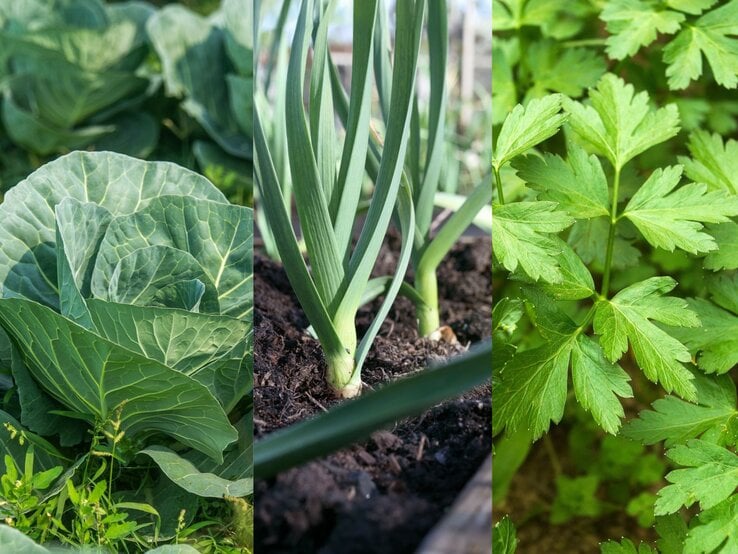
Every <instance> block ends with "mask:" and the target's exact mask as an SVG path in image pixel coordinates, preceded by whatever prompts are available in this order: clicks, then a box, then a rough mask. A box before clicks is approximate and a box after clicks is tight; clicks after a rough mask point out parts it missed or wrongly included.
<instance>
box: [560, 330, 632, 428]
mask: <svg viewBox="0 0 738 554" xmlns="http://www.w3.org/2000/svg"><path fill="white" fill-rule="evenodd" d="M571 369H572V381H573V383H574V392H575V394H576V395H577V400H578V401H579V404H580V405H581V406H582V408H584V409H585V410H587V411H590V412H592V416H593V417H594V419H595V421H596V422H597V423H599V424H600V426H601V427H602V428H603V429H604V430H605V431H607V432H608V433H612V434H613V435H614V434H616V433H617V432H618V429H619V428H620V420H621V419H622V418H623V417H625V413H624V412H623V406H622V404H621V403H620V400H618V396H620V397H621V398H631V397H632V396H633V391H632V390H631V388H630V385H629V384H628V381H629V380H630V378H629V377H628V374H627V373H625V371H623V369H622V368H621V367H620V366H619V365H617V364H614V363H612V362H610V361H609V360H607V359H606V358H605V355H604V354H603V352H602V348H600V345H599V344H597V343H596V342H595V341H594V340H592V339H591V338H589V337H587V336H585V335H580V336H579V337H577V340H576V342H575V343H574V345H573V348H572V352H571Z"/></svg>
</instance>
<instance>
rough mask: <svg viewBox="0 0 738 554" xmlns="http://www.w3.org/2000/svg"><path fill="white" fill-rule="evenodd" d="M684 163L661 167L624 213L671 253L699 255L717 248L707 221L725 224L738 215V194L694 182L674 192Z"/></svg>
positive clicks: (632, 199)
mask: <svg viewBox="0 0 738 554" xmlns="http://www.w3.org/2000/svg"><path fill="white" fill-rule="evenodd" d="M681 177H682V166H679V165H676V166H671V167H667V168H664V169H657V170H656V171H654V172H653V173H652V174H651V176H650V177H649V178H648V179H647V180H646V182H645V183H643V186H641V188H640V189H638V192H636V193H635V195H633V198H631V199H630V202H628V205H627V206H626V207H625V210H624V211H623V214H622V216H623V217H627V218H628V219H629V220H630V221H632V222H633V223H634V224H635V226H636V227H637V228H638V230H639V231H641V233H642V234H643V236H644V237H645V239H646V240H647V241H648V242H649V243H651V244H652V245H653V246H656V247H657V248H663V249H665V250H668V251H670V252H672V251H674V249H675V248H677V247H678V248H681V249H682V250H686V251H687V252H691V253H693V254H697V253H700V252H709V251H711V250H715V249H716V248H717V244H716V243H715V240H714V239H713V238H712V236H710V235H708V234H707V233H705V232H702V229H703V224H704V223H723V222H726V221H729V219H728V217H729V216H733V215H737V214H738V197H736V196H731V195H729V194H728V193H727V192H726V191H724V190H713V191H709V192H708V190H707V186H706V185H703V184H699V183H691V184H688V185H685V186H683V187H680V188H679V189H677V190H676V191H674V189H675V187H676V186H677V185H678V184H679V181H680V180H681Z"/></svg>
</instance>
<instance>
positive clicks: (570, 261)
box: [538, 242, 595, 300]
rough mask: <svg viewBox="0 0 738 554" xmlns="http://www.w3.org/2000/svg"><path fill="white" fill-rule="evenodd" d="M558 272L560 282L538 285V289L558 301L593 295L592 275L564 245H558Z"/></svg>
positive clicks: (579, 298)
mask: <svg viewBox="0 0 738 554" xmlns="http://www.w3.org/2000/svg"><path fill="white" fill-rule="evenodd" d="M560 248H561V254H560V255H559V259H558V262H559V270H560V271H561V277H562V278H561V281H559V282H557V283H546V282H541V283H539V285H538V286H539V287H540V288H541V289H542V290H544V291H545V292H547V293H548V294H550V295H551V296H553V297H554V298H556V299H558V300H582V299H584V298H589V297H591V296H592V295H593V294H595V284H594V280H593V279H592V274H591V273H590V272H589V269H587V266H586V265H584V262H583V261H582V259H581V258H580V257H579V256H578V255H577V254H576V252H574V250H572V249H571V248H570V247H569V246H567V245H566V244H565V243H563V242H562V243H561V244H560Z"/></svg>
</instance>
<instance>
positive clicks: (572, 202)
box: [513, 144, 610, 219]
mask: <svg viewBox="0 0 738 554" xmlns="http://www.w3.org/2000/svg"><path fill="white" fill-rule="evenodd" d="M513 167H514V168H515V169H516V170H517V172H518V177H520V178H521V179H523V180H524V181H525V182H526V183H528V185H529V186H530V187H531V188H532V189H534V190H536V191H538V193H539V198H540V199H541V200H551V201H554V202H558V203H559V206H560V207H561V208H562V209H564V210H566V211H567V212H569V214H570V215H572V216H573V217H575V218H577V219H582V218H591V217H598V216H603V215H604V216H607V215H609V214H610V200H609V198H608V188H607V179H606V178H605V172H604V171H603V170H602V165H601V164H600V161H599V160H598V159H597V157H596V156H587V153H586V152H585V151H584V149H583V148H582V147H580V146H577V145H575V144H572V145H571V146H570V148H569V156H568V158H567V159H566V160H564V159H562V158H561V157H559V156H557V155H555V154H545V155H544V156H543V157H539V156H535V155H528V156H524V157H521V158H518V159H517V160H515V162H513Z"/></svg>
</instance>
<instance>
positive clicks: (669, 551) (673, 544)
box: [655, 514, 687, 554]
mask: <svg viewBox="0 0 738 554" xmlns="http://www.w3.org/2000/svg"><path fill="white" fill-rule="evenodd" d="M655 527H656V532H657V533H658V534H659V540H658V541H656V544H657V545H658V547H659V554H684V539H685V538H686V536H687V524H686V523H685V522H684V520H683V519H682V516H681V515H679V514H675V515H669V516H659V517H657V518H656V525H655Z"/></svg>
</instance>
